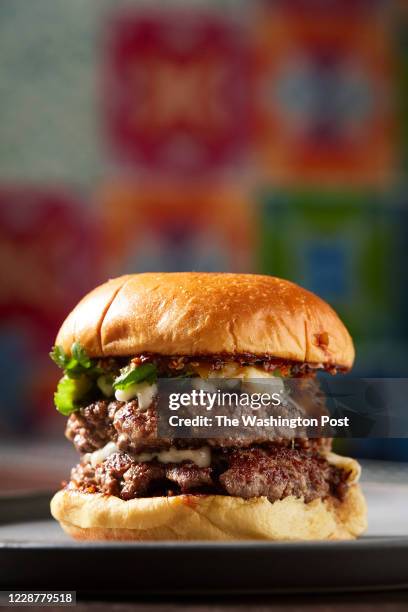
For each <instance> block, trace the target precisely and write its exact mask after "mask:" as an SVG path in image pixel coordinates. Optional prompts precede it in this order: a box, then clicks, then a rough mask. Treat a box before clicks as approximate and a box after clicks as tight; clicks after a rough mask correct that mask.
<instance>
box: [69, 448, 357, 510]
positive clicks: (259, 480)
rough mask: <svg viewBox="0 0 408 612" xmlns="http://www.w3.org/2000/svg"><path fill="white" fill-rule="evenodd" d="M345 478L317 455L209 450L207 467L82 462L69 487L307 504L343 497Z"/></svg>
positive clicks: (126, 459)
mask: <svg viewBox="0 0 408 612" xmlns="http://www.w3.org/2000/svg"><path fill="white" fill-rule="evenodd" d="M346 480H347V473H346V472H345V471H344V470H341V469H339V468H337V467H334V466H332V465H330V464H329V463H328V462H327V460H326V459H325V458H324V457H322V456H320V455H318V454H317V453H310V452H307V451H305V450H300V449H289V448H282V447H278V446H272V445H271V446H269V447H267V448H260V447H252V448H248V449H233V450H231V449H220V450H215V451H213V460H212V463H211V466H210V467H207V468H199V467H198V466H196V465H195V464H193V463H191V462H183V463H172V464H163V463H159V462H157V461H152V462H145V463H138V462H136V460H135V459H134V458H133V457H132V456H131V455H129V454H127V453H114V454H113V455H111V456H110V457H108V458H107V459H105V461H103V463H101V464H99V465H98V466H97V467H96V468H93V467H92V465H91V464H90V463H89V462H88V460H87V459H84V460H83V462H82V463H80V464H79V465H78V466H76V467H75V468H74V469H73V470H72V474H71V483H70V485H69V486H70V487H73V488H79V489H83V490H88V491H91V492H101V493H104V494H107V495H115V496H117V497H120V498H122V499H125V500H127V499H132V498H135V497H141V496H144V497H149V496H152V495H169V494H176V495H177V494H180V493H206V494H221V495H232V496H235V497H243V498H251V497H259V496H266V497H267V498H268V499H269V500H270V501H272V502H273V501H276V500H279V499H283V498H285V497H288V496H289V495H293V496H295V497H303V498H304V500H305V502H309V501H311V500H313V499H316V498H324V497H327V496H329V495H333V496H335V497H338V498H341V497H342V496H343V494H344V493H345V491H346V488H347V484H346Z"/></svg>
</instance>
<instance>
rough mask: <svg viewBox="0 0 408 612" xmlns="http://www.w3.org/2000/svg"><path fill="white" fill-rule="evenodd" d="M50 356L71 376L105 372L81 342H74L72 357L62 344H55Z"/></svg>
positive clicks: (76, 376) (96, 374) (95, 374)
mask: <svg viewBox="0 0 408 612" xmlns="http://www.w3.org/2000/svg"><path fill="white" fill-rule="evenodd" d="M50 357H51V359H52V360H53V361H54V363H56V364H57V366H58V367H60V368H61V369H62V370H64V372H65V374H67V376H69V377H70V378H78V376H81V375H82V374H88V375H90V376H98V375H99V374H103V370H102V368H100V367H98V365H97V361H96V360H94V359H91V358H90V357H89V356H88V354H87V352H86V350H85V349H84V348H83V347H82V346H81V344H80V343H79V342H74V343H73V344H72V346H71V357H69V356H68V355H67V354H66V353H65V351H64V349H63V348H62V346H54V348H53V349H52V351H51V353H50Z"/></svg>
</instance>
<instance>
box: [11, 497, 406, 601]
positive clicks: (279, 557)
mask: <svg viewBox="0 0 408 612" xmlns="http://www.w3.org/2000/svg"><path fill="white" fill-rule="evenodd" d="M49 499H50V496H49V495H31V496H14V497H9V498H4V497H3V498H1V499H0V590H6V589H13V590H19V589H24V590H33V589H34V590H38V589H46V590H65V591H66V590H73V591H77V592H78V593H79V594H80V595H83V596H86V595H88V596H89V595H94V594H95V593H98V594H99V595H103V594H105V595H111V594H120V595H122V596H124V595H131V594H135V593H137V595H139V596H140V595H164V594H173V595H191V594H231V593H234V594H238V593H248V594H249V593H271V592H276V593H289V592H290V593H296V592H314V593H316V592H325V591H353V590H374V589H397V588H408V536H384V537H379V536H365V537H363V538H361V539H359V540H357V541H352V542H257V541H253V542H252V541H251V542H237V543H227V542H225V543H211V542H185V543H183V542H182V543H179V542H154V543H153V542H152V543H77V542H74V541H72V540H71V539H69V538H68V536H66V535H65V534H64V533H63V532H62V531H61V529H60V527H59V526H58V525H57V523H55V521H53V520H52V519H50V516H49V510H48V507H49ZM389 503H390V504H392V500H391V499H389ZM407 514H408V511H407Z"/></svg>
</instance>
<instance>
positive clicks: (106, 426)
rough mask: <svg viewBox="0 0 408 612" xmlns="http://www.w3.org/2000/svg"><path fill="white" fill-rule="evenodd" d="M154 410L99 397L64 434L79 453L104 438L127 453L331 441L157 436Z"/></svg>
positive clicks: (324, 445)
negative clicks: (181, 448)
mask: <svg viewBox="0 0 408 612" xmlns="http://www.w3.org/2000/svg"><path fill="white" fill-rule="evenodd" d="M157 421H158V416H157V410H156V403H155V402H153V404H152V405H151V406H149V408H148V409H147V410H141V409H140V408H139V405H138V402H137V400H136V399H134V400H131V401H129V402H118V401H109V400H100V401H97V402H94V403H93V404H90V405H89V406H86V407H84V408H80V409H79V410H78V411H77V412H74V413H73V414H71V416H70V417H69V419H68V423H67V427H66V431H65V435H66V437H67V438H68V440H71V441H72V442H73V443H74V445H75V448H76V449H77V451H78V452H79V453H81V454H83V453H91V452H93V451H95V450H98V449H99V448H102V447H103V446H105V444H107V443H108V442H115V443H116V445H117V447H118V448H119V450H121V451H124V452H129V453H135V454H137V453H140V452H143V451H147V450H156V449H160V448H169V447H170V446H171V445H174V446H178V447H189V448H191V447H196V446H202V445H203V444H205V443H206V444H208V445H210V446H213V447H230V448H236V447H239V448H245V447H248V446H252V445H253V444H265V443H270V442H271V441H273V442H274V444H280V445H281V446H293V445H295V446H296V447H300V448H315V449H321V450H330V447H331V441H330V440H329V439H327V438H325V439H323V438H314V439H308V438H295V439H294V440H292V439H291V438H288V437H281V438H276V437H272V434H271V435H270V436H267V435H266V433H265V431H264V430H263V431H262V430H260V432H259V435H258V436H256V437H253V438H250V437H247V436H246V437H242V438H237V437H234V438H224V439H222V438H210V439H208V440H205V439H197V438H195V439H194V438H192V439H189V438H180V439H174V440H170V439H166V438H159V437H157Z"/></svg>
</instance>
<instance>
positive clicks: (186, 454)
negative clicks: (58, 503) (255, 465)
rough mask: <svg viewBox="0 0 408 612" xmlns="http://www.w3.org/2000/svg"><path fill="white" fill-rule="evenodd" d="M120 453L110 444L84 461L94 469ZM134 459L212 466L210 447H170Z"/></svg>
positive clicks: (140, 461)
mask: <svg viewBox="0 0 408 612" xmlns="http://www.w3.org/2000/svg"><path fill="white" fill-rule="evenodd" d="M117 452H119V449H118V447H117V446H116V444H115V443H114V442H109V443H108V444H107V445H106V446H104V447H103V448H100V449H99V450H97V451H95V452H93V453H87V454H86V455H84V460H85V461H89V462H90V463H91V465H92V467H96V466H97V465H99V464H101V463H103V462H104V461H105V459H107V458H108V457H110V455H113V453H117ZM132 457H133V459H134V460H135V461H137V462H138V463H147V462H149V461H153V459H157V461H159V462H160V463H181V462H182V461H192V462H193V463H195V464H196V465H197V466H198V467H200V468H205V467H209V466H210V465H211V450H210V449H209V448H208V446H203V447H202V448H196V449H189V448H186V449H179V448H174V447H170V448H169V449H168V450H162V451H155V452H151V453H140V454H139V455H132Z"/></svg>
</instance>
